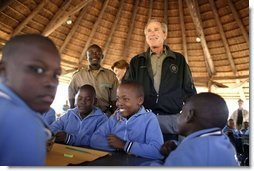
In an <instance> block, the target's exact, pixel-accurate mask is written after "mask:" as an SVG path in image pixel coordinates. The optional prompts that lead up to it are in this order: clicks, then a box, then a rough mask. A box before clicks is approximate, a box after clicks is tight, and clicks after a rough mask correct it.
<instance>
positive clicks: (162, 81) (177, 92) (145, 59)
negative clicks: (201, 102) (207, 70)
mask: <svg viewBox="0 0 254 171" xmlns="http://www.w3.org/2000/svg"><path fill="white" fill-rule="evenodd" d="M144 32H145V37H146V42H147V44H148V45H149V48H148V50H147V51H146V52H144V53H141V54H139V55H137V56H135V57H133V58H132V59H131V61H130V65H129V69H128V70H127V74H126V76H125V77H124V79H123V82H124V81H130V80H134V81H138V82H140V83H142V84H143V86H144V89H145V101H144V106H145V108H148V109H152V111H153V113H155V114H157V118H158V120H159V123H160V127H161V130H162V133H163V134H164V140H166V139H177V135H176V134H177V130H176V119H177V116H178V114H179V112H180V111H181V110H182V106H183V103H184V101H185V100H186V98H188V97H190V96H192V95H194V94H196V93H197V92H196V88H195V86H194V84H193V80H192V76H191V71H190V69H189V66H188V64H187V63H186V61H185V58H184V56H183V55H181V54H180V53H177V52H173V51H171V50H170V49H169V47H168V46H167V45H165V44H164V41H165V40H166V38H167V25H166V24H165V23H161V22H159V21H158V20H156V19H151V20H149V21H148V23H147V25H146V27H145V30H144Z"/></svg>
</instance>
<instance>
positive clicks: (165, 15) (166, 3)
mask: <svg viewBox="0 0 254 171" xmlns="http://www.w3.org/2000/svg"><path fill="white" fill-rule="evenodd" d="M163 16H164V23H165V24H166V25H168V0H164V14H163Z"/></svg>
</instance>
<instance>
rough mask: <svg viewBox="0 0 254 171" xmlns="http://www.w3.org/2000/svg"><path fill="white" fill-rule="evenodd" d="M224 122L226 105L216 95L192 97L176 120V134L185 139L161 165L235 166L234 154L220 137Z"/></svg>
mask: <svg viewBox="0 0 254 171" xmlns="http://www.w3.org/2000/svg"><path fill="white" fill-rule="evenodd" d="M227 118H228V108H227V105H226V102H225V101H224V99H223V98H221V97H220V96H219V95H217V94H214V93H200V94H196V95H193V96H192V97H191V98H190V99H189V100H188V101H187V102H186V103H185V105H184V107H183V109H182V113H181V115H180V116H179V118H178V130H179V134H180V135H183V136H187V137H186V138H185V139H184V140H183V141H182V142H181V143H180V145H179V146H178V147H177V148H176V149H175V150H174V151H172V152H171V151H169V155H168V157H167V158H166V160H165V163H163V165H166V166H238V165H239V163H238V161H237V158H236V151H235V149H234V147H233V145H232V144H231V143H230V141H229V139H228V137H227V136H226V135H224V134H223V133H222V129H223V127H224V126H225V125H226V123H227ZM165 144H166V143H165ZM162 147H164V149H165V146H164V145H163V146H162ZM164 154H165V153H164Z"/></svg>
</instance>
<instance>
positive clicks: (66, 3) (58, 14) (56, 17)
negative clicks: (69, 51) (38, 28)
mask: <svg viewBox="0 0 254 171" xmlns="http://www.w3.org/2000/svg"><path fill="white" fill-rule="evenodd" d="M70 4H71V0H65V1H64V2H63V3H62V5H61V7H60V8H59V9H58V11H57V12H56V13H55V15H54V16H53V18H52V19H51V20H50V22H49V23H48V25H47V26H46V27H45V29H44V30H43V32H42V35H44V36H48V35H50V34H51V33H52V32H49V29H50V28H52V27H54V26H53V25H54V24H55V23H56V22H57V20H59V18H60V17H61V16H62V15H63V14H64V13H65V12H66V11H65V10H66V9H67V8H68V7H69V6H70Z"/></svg>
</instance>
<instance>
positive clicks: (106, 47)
mask: <svg viewBox="0 0 254 171" xmlns="http://www.w3.org/2000/svg"><path fill="white" fill-rule="evenodd" d="M123 5H124V0H121V2H120V5H119V8H118V11H117V14H116V19H115V20H114V24H113V26H112V28H111V30H110V34H109V36H108V39H107V42H106V44H105V47H104V51H103V54H104V58H103V60H102V63H103V61H104V59H105V57H106V56H107V53H108V49H109V45H110V43H111V42H112V38H113V35H114V33H115V30H116V27H117V25H118V22H119V20H120V16H121V14H122V9H123Z"/></svg>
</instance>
